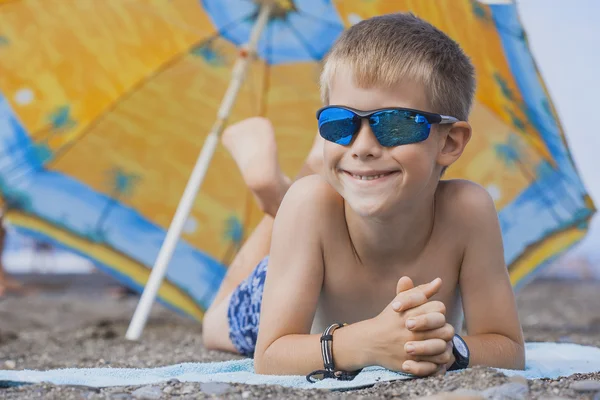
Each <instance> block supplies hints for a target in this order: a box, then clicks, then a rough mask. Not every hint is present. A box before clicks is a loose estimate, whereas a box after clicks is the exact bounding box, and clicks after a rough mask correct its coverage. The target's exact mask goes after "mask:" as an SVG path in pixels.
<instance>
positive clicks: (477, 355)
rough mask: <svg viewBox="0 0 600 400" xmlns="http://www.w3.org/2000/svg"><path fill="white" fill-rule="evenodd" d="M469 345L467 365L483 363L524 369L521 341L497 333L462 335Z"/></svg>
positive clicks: (487, 365) (523, 352)
mask: <svg viewBox="0 0 600 400" xmlns="http://www.w3.org/2000/svg"><path fill="white" fill-rule="evenodd" d="M463 339H464V340H465V342H466V343H467V346H469V351H470V359H469V367H473V366H476V365H483V366H486V367H496V368H505V369H521V370H522V369H525V348H524V346H523V344H522V343H517V342H515V341H514V340H512V339H510V338H508V337H506V336H503V335H499V334H494V333H487V334H480V335H471V336H464V337H463Z"/></svg>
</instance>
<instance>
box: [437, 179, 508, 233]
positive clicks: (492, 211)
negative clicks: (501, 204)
mask: <svg viewBox="0 0 600 400" xmlns="http://www.w3.org/2000/svg"><path fill="white" fill-rule="evenodd" d="M437 200H438V207H439V210H440V211H441V213H442V215H443V218H444V219H445V220H447V221H452V223H455V224H458V225H460V226H464V227H467V226H474V225H477V224H480V223H481V222H485V221H489V220H490V218H492V219H496V218H497V212H496V207H495V205H494V200H493V199H492V197H491V196H490V194H489V193H488V191H487V190H485V188H483V187H482V186H481V185H478V184H477V183H474V182H471V181H467V180H463V179H452V180H446V181H440V184H439V187H438V193H437Z"/></svg>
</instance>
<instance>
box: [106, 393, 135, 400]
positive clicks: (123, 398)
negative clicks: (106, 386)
mask: <svg viewBox="0 0 600 400" xmlns="http://www.w3.org/2000/svg"><path fill="white" fill-rule="evenodd" d="M129 399H131V396H130V395H129V394H127V393H115V394H113V395H112V396H110V400H129Z"/></svg>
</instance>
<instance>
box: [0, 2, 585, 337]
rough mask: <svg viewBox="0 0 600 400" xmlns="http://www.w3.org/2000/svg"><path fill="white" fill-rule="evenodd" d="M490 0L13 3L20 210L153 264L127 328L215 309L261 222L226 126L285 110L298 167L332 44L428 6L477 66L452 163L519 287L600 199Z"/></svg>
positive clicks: (8, 116) (288, 154)
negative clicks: (492, 224) (226, 278)
mask: <svg viewBox="0 0 600 400" xmlns="http://www.w3.org/2000/svg"><path fill="white" fill-rule="evenodd" d="M487 3H493V2H491V1H486V2H485V3H484V2H479V1H476V0H456V1H453V2H448V1H445V0H403V1H395V2H391V1H383V0H382V1H377V0H370V1H341V0H338V1H317V0H314V1H310V0H304V1H303V0H296V1H291V0H290V1H283V0H282V1H274V2H269V1H251V0H226V1H216V0H215V1H208V0H207V1H198V0H179V1H176V2H175V1H173V2H166V1H165V2H163V1H154V2H140V1H134V0H127V1H120V0H119V1H116V0H113V1H104V2H95V1H93V0H85V1H84V0H73V1H71V2H70V3H68V4H66V3H62V2H48V1H42V0H38V1H28V2H25V1H19V0H16V1H15V0H12V1H9V2H4V3H3V2H0V91H1V93H2V98H1V100H0V143H1V145H2V158H1V159H0V178H1V181H0V183H1V185H0V190H1V192H2V196H3V198H4V201H5V203H6V204H7V206H8V211H7V214H6V216H7V219H8V220H9V221H10V222H11V223H12V224H13V225H15V226H17V227H18V228H19V229H22V230H24V231H26V232H28V233H31V234H35V235H41V236H43V237H44V238H50V239H51V240H53V241H54V242H55V243H56V244H57V245H60V246H64V247H67V248H69V249H72V250H74V251H76V252H78V253H80V254H82V255H85V256H87V257H88V258H90V259H91V260H93V261H94V262H95V263H96V264H97V265H98V266H99V267H100V268H102V269H103V270H105V271H107V272H108V273H111V274H112V275H113V276H115V277H117V278H118V279H120V280H121V281H122V282H124V283H125V284H128V285H130V286H131V287H133V288H135V289H138V290H141V289H142V288H143V286H144V285H145V284H146V282H147V281H148V277H149V272H150V270H151V269H152V267H153V266H154V273H153V275H154V277H153V279H151V282H152V284H150V285H148V288H147V289H146V291H145V294H144V295H143V296H142V299H143V300H142V301H141V302H140V305H139V306H138V309H137V310H136V315H135V316H134V322H135V323H132V325H131V326H130V330H129V331H128V337H130V338H136V337H138V336H139V334H140V333H141V329H142V328H143V325H144V322H145V319H146V317H147V313H148V311H149V306H150V305H151V303H152V301H153V299H154V293H155V291H156V290H157V289H158V287H159V285H160V289H158V292H157V295H158V298H159V299H160V300H162V301H163V302H164V303H165V304H167V305H169V306H171V307H173V308H175V309H177V310H179V311H183V312H185V313H187V314H189V315H191V316H193V317H195V318H198V319H200V318H201V317H202V311H203V310H204V309H205V308H206V307H207V306H208V305H209V304H210V301H211V300H212V298H213V296H214V294H215V292H216V290H217V289H218V285H219V283H220V281H221V279H222V277H223V275H224V272H225V269H226V265H227V262H228V261H229V260H230V258H231V255H232V254H234V253H235V250H236V249H237V248H239V245H240V244H241V242H242V241H243V239H244V237H245V234H246V233H247V232H248V231H250V230H251V229H252V228H253V227H254V226H255V224H256V223H257V222H258V220H259V219H260V218H261V215H260V213H258V212H257V211H256V207H255V206H254V205H253V204H252V202H251V200H249V199H251V197H250V196H249V194H248V193H247V191H246V190H245V188H244V184H243V181H242V180H241V177H240V175H239V173H238V171H237V169H236V167H235V164H234V163H233V161H232V160H231V159H230V158H229V156H228V155H227V153H226V152H225V151H224V150H223V149H222V148H221V147H219V146H217V137H218V134H219V132H220V131H221V129H222V127H223V126H224V125H225V123H226V122H227V121H229V122H231V121H238V120H240V119H242V118H245V117H249V116H253V115H264V116H266V117H268V118H269V119H271V120H272V122H273V124H274V126H275V131H276V138H277V142H278V143H277V144H278V148H279V150H280V161H281V164H282V167H283V169H284V172H285V173H287V174H288V175H291V176H293V175H295V174H296V173H297V171H298V169H299V167H300V165H301V163H302V160H303V158H304V157H305V156H306V154H307V153H308V150H309V148H310V146H311V143H312V140H313V137H314V134H315V130H316V121H315V119H314V111H315V110H316V109H317V108H318V107H319V106H320V102H319V94H318V86H317V82H318V75H319V72H320V61H321V60H322V58H323V55H324V54H325V53H326V51H327V49H328V48H329V47H330V46H331V44H332V43H333V41H334V40H335V38H336V37H337V36H338V35H339V33H340V32H341V31H342V30H343V29H344V28H346V27H349V26H351V25H352V24H354V23H356V22H358V21H360V20H361V19H364V18H368V17H371V16H374V15H381V14H385V13H390V12H398V11H412V12H414V13H415V14H417V15H419V16H420V17H422V18H424V19H426V20H428V21H430V22H431V23H433V24H434V25H436V26H437V27H439V28H440V29H442V30H443V31H445V32H446V33H448V34H449V35H450V36H451V37H452V38H454V39H455V40H457V41H458V42H459V43H460V45H461V46H462V47H463V48H464V49H465V51H466V52H467V54H468V55H469V56H470V57H471V58H472V60H473V62H474V64H475V66H476V69H477V80H478V88H477V93H476V101H475V106H474V110H473V113H472V117H471V123H472V125H473V127H474V134H473V138H472V140H471V142H470V144H469V146H468V149H467V151H466V153H465V155H464V156H463V158H462V159H461V160H460V161H459V162H458V163H457V164H456V165H453V166H452V167H451V168H450V169H449V170H448V171H447V174H446V175H447V177H449V178H451V177H460V178H466V179H472V180H474V181H476V182H478V183H479V184H481V185H483V186H484V187H485V188H487V189H488V191H489V192H490V194H491V195H492V197H493V198H494V200H495V202H496V206H497V208H498V211H499V216H500V222H501V227H502V231H503V237H504V241H505V247H506V260H507V265H508V268H509V272H510V276H511V280H512V283H513V285H514V286H515V288H518V287H520V286H522V285H523V284H525V283H526V282H528V281H529V280H531V279H532V278H533V277H535V275H536V274H535V271H537V270H539V269H540V268H541V267H543V266H544V265H546V264H547V263H548V262H549V261H551V260H552V259H554V258H555V257H557V256H558V255H560V254H561V253H562V252H564V251H565V250H566V249H568V248H569V247H570V246H572V245H573V244H574V243H576V242H577V241H578V240H580V239H581V238H582V237H583V236H584V235H585V232H586V230H587V223H588V221H589V219H590V218H591V216H592V214H593V212H594V206H593V203H592V201H591V199H590V198H589V196H588V195H587V192H586V190H585V188H584V186H583V184H582V182H581V180H580V178H579V175H578V174H577V171H576V169H575V167H574V163H573V160H572V159H571V156H570V153H569V149H568V146H567V143H566V140H565V137H564V134H563V131H562V128H561V126H560V122H559V119H558V117H557V115H556V112H555V110H554V109H553V107H552V101H551V100H550V97H549V95H548V93H547V91H546V90H545V87H544V84H543V80H542V79H541V77H540V75H539V73H538V70H537V68H536V66H535V62H534V60H533V58H532V56H531V53H530V51H529V48H528V45H527V37H526V34H525V32H524V31H523V28H522V26H521V24H520V22H519V19H518V15H517V11H516V7H515V5H514V4H513V3H511V2H507V1H503V2H502V3H504V4H487ZM255 46H256V47H255ZM255 53H256V54H255ZM238 86H240V87H239V88H238ZM238 89H239V90H238ZM230 106H231V107H232V110H231V113H228V112H227V111H228V108H229V107H230ZM227 116H228V118H227V119H226V117H227ZM209 132H211V133H210V134H209ZM199 155H200V156H199ZM198 160H199V161H198ZM194 165H195V166H196V167H194ZM186 187H187V189H186ZM198 190H199V191H198ZM188 211H189V213H188ZM167 232H169V234H167ZM165 237H166V240H165ZM161 249H162V250H161ZM157 256H158V257H157ZM167 265H168V268H167ZM163 274H165V276H164V279H163ZM161 283H162V284H161Z"/></svg>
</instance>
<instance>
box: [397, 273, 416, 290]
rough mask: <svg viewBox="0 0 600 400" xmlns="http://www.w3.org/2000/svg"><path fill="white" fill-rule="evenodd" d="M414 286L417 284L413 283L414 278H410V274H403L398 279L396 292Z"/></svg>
mask: <svg viewBox="0 0 600 400" xmlns="http://www.w3.org/2000/svg"><path fill="white" fill-rule="evenodd" d="M414 287H415V284H414V283H413V281H412V279H410V278H409V277H408V276H403V277H402V278H400V279H399V280H398V284H397V285H396V294H398V293H401V292H405V291H407V290H409V289H412V288H414Z"/></svg>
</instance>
